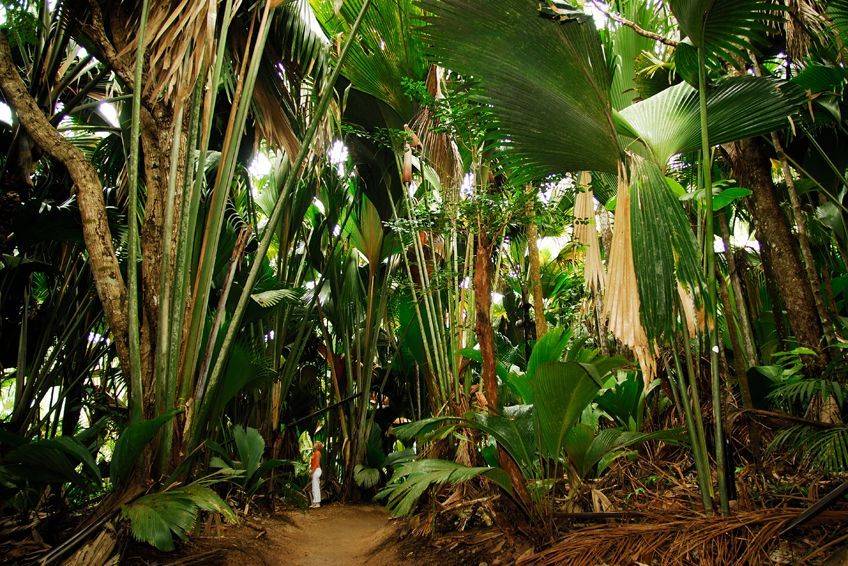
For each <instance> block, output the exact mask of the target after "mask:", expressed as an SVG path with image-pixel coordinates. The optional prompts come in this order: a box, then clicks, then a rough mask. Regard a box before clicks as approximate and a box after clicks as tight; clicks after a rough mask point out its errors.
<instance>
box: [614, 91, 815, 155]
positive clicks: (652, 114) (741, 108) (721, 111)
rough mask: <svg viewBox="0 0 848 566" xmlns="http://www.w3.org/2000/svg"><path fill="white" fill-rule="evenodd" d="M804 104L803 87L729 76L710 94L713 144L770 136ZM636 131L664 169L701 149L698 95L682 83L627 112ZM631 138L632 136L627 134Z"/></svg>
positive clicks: (708, 107)
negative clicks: (674, 158)
mask: <svg viewBox="0 0 848 566" xmlns="http://www.w3.org/2000/svg"><path fill="white" fill-rule="evenodd" d="M803 103H804V96H803V93H801V92H800V91H799V90H798V89H794V88H788V87H787V86H786V85H781V84H780V83H776V82H774V81H771V80H769V79H764V78H758V77H734V78H729V79H726V80H724V81H722V82H721V83H719V84H718V85H716V86H715V87H713V88H711V89H710V90H709V92H708V94H707V125H708V131H709V134H710V140H709V141H710V145H719V144H723V143H727V142H731V141H735V140H739V139H743V138H747V137H751V136H756V135H761V134H765V133H768V132H771V131H774V130H777V129H779V128H782V127H784V126H786V125H788V124H789V117H790V116H791V115H792V114H793V113H794V112H796V111H798V109H799V108H800V107H801V105H802V104H803ZM621 116H622V117H623V118H624V119H625V120H626V122H627V124H628V125H629V126H630V128H631V129H632V130H633V131H634V132H636V133H638V135H639V139H640V140H641V141H642V142H644V143H645V145H647V147H648V148H649V149H650V153H651V155H652V157H653V159H654V160H655V161H656V162H657V163H658V164H660V165H661V166H664V165H665V164H666V163H667V162H668V160H669V158H670V157H671V156H672V155H674V154H677V153H686V152H690V151H696V150H698V149H699V148H700V147H701V125H700V121H699V116H698V91H697V90H696V89H694V88H692V87H691V86H690V85H689V84H688V83H679V84H676V85H674V86H672V87H669V88H667V89H666V90H664V91H662V92H660V93H659V94H656V95H654V96H652V97H650V98H648V99H647V100H643V101H642V102H638V103H636V104H634V105H632V106H630V107H628V108H625V109H624V110H622V111H621ZM625 137H627V136H626V135H625Z"/></svg>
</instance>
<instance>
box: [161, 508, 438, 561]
mask: <svg viewBox="0 0 848 566" xmlns="http://www.w3.org/2000/svg"><path fill="white" fill-rule="evenodd" d="M415 554H418V553H416V552H413V551H410V550H409V549H408V547H406V546H405V545H403V546H402V545H399V544H398V541H397V532H396V526H395V524H394V523H393V522H392V521H391V519H390V517H389V515H388V513H387V512H386V510H385V509H383V508H382V507H378V506H376V505H341V504H329V505H325V506H322V507H320V508H318V509H308V510H303V511H300V510H295V511H290V512H287V513H286V514H284V515H275V516H271V517H250V518H248V519H243V520H242V522H241V523H240V524H239V525H233V526H226V525H222V526H207V527H206V528H205V529H204V533H202V534H197V535H195V536H192V537H191V539H190V542H189V543H188V544H187V545H186V547H185V548H184V552H183V558H181V559H177V560H176V561H172V562H171V564H182V565H185V564H223V565H227V566H253V565H263V566H264V565H277V564H281V565H282V564H284V565H286V566H318V565H322V566H323V565H329V566H347V565H351V566H353V565H368V566H395V565H397V566H411V565H413V564H417V565H421V564H433V563H436V562H435V561H431V560H427V559H423V560H422V558H423V557H422V556H420V555H419V556H415Z"/></svg>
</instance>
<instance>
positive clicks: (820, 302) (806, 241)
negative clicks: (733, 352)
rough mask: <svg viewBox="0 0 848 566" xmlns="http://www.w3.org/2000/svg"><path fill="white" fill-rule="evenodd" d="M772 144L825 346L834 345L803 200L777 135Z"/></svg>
mask: <svg viewBox="0 0 848 566" xmlns="http://www.w3.org/2000/svg"><path fill="white" fill-rule="evenodd" d="M771 139H772V143H773V144H774V148H775V150H776V151H777V157H778V160H779V161H780V167H781V171H782V172H783V178H784V179H785V180H786V191H787V192H788V193H789V202H790V203H791V204H792V216H793V217H794V220H795V230H796V231H797V232H798V244H799V247H800V249H801V257H802V258H803V260H804V269H805V270H806V273H807V279H809V283H810V290H811V291H812V293H813V300H814V302H815V305H816V312H818V314H819V320H820V321H821V325H822V331H823V334H824V338H825V341H826V344H825V345H829V344H833V343H834V342H835V341H836V335H835V334H834V329H833V321H832V320H831V318H830V313H828V311H827V306H826V305H825V303H824V297H823V296H822V291H821V281H819V274H818V273H816V260H815V258H814V257H813V250H812V247H811V246H810V237H809V235H808V234H807V223H806V222H805V221H804V211H803V209H802V208H801V199H799V198H798V191H797V190H796V189H795V179H794V178H793V177H792V170H791V169H790V168H789V162H788V161H787V160H786V154H785V153H784V151H783V145H782V144H781V143H780V138H778V137H777V134H775V133H772V135H771Z"/></svg>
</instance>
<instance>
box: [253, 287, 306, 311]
mask: <svg viewBox="0 0 848 566" xmlns="http://www.w3.org/2000/svg"><path fill="white" fill-rule="evenodd" d="M303 293H304V291H303V289H271V290H269V291H263V292H261V293H254V294H253V295H251V296H250V298H251V299H253V300H254V301H256V304H258V305H259V306H260V307H262V308H265V309H269V308H271V307H275V306H277V305H278V304H280V303H282V302H291V301H297V300H299V299H300V298H301V297H303Z"/></svg>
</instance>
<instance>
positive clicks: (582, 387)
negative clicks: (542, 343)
mask: <svg viewBox="0 0 848 566" xmlns="http://www.w3.org/2000/svg"><path fill="white" fill-rule="evenodd" d="M531 385H532V387H533V398H534V400H535V411H534V412H535V415H536V422H537V426H538V434H539V437H540V438H541V443H542V448H543V453H544V454H545V455H546V456H547V457H549V458H558V457H559V456H560V455H561V453H562V446H563V442H564V441H565V435H566V434H567V433H568V431H569V430H570V429H571V427H573V426H574V424H575V423H576V422H577V421H578V420H579V419H580V415H581V413H582V412H583V409H585V408H586V406H587V405H589V403H591V402H592V399H594V398H595V395H596V394H597V392H598V390H599V389H600V385H599V384H598V383H596V382H595V380H594V379H592V377H591V376H590V375H589V373H588V372H587V371H586V369H585V368H584V367H583V366H582V365H580V364H578V363H575V362H546V363H544V364H541V365H540V366H539V368H538V369H537V370H536V374H535V376H534V378H533V381H532V382H531Z"/></svg>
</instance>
